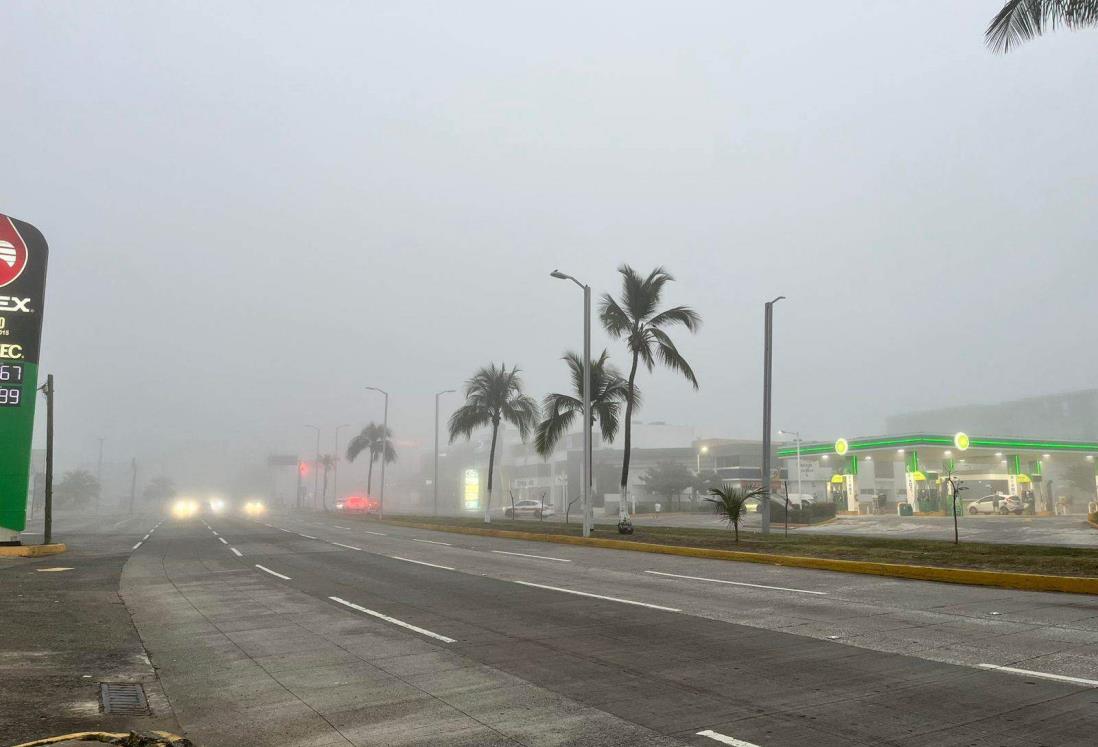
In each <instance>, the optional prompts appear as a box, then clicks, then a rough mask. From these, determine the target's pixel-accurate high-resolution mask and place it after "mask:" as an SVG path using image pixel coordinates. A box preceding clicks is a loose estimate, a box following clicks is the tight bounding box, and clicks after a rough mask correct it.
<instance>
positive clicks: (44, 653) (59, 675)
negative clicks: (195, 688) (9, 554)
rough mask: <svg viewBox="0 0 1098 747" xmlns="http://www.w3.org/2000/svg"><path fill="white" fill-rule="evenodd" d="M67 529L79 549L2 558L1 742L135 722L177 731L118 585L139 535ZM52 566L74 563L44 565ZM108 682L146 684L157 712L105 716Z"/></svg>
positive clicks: (135, 725)
mask: <svg viewBox="0 0 1098 747" xmlns="http://www.w3.org/2000/svg"><path fill="white" fill-rule="evenodd" d="M127 537H128V535H124V536H123V537H118V536H110V535H105V534H67V533H66V535H65V540H66V541H68V542H69V543H70V550H69V552H68V553H66V554H64V555H56V556H52V557H41V558H0V588H3V589H4V599H3V603H2V604H0V630H2V631H3V634H2V635H0V703H2V704H3V705H2V707H0V739H2V741H3V744H19V743H21V742H29V741H31V740H34V739H41V738H44V737H48V736H51V735H57V734H68V733H72V732H80V731H91V730H104V731H110V732H123V731H128V730H130V729H134V730H140V731H151V730H155V729H161V730H165V731H170V732H174V731H177V730H178V729H177V725H176V722H175V718H174V716H173V715H172V712H171V709H170V708H169V707H168V703H167V700H166V699H165V698H164V696H163V693H162V692H161V690H160V688H159V685H158V683H157V679H156V673H155V670H154V669H153V667H152V665H151V664H150V663H149V660H148V659H147V658H146V657H145V650H144V648H143V647H142V645H141V641H140V639H139V638H138V636H137V632H136V630H135V629H134V627H133V623H132V622H131V620H130V616H129V613H128V612H127V611H126V608H125V606H124V605H123V604H122V600H121V599H120V598H119V596H118V582H119V578H120V576H121V572H122V566H123V564H124V563H125V561H126V558H127V557H128V556H129V550H130V546H131V545H132V544H133V543H132V542H128V541H126V538H127ZM48 568H70V569H71V570H65V571H50V572H42V569H48ZM100 682H137V683H141V684H142V685H143V686H144V689H145V693H146V695H147V698H148V701H149V705H150V706H151V710H152V713H153V714H154V715H152V716H144V717H136V716H120V715H111V714H103V713H100V707H99V688H100V685H99V683H100Z"/></svg>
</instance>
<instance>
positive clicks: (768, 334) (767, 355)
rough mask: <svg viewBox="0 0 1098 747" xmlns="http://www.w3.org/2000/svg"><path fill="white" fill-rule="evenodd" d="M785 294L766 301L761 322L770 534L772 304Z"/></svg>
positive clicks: (766, 525) (766, 528) (765, 506)
mask: <svg viewBox="0 0 1098 747" xmlns="http://www.w3.org/2000/svg"><path fill="white" fill-rule="evenodd" d="M783 298H785V296H778V297H777V298H775V299H774V300H773V301H767V302H766V307H765V314H764V317H765V319H764V322H763V438H762V441H763V443H762V449H763V453H762V458H763V468H762V489H763V503H762V517H761V518H762V527H761V528H762V533H763V534H764V535H768V534H770V373H771V347H772V338H773V332H774V304H776V303H777V302H778V301H781V300H782V299H783Z"/></svg>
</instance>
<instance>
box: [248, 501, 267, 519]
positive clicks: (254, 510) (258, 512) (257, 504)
mask: <svg viewBox="0 0 1098 747" xmlns="http://www.w3.org/2000/svg"><path fill="white" fill-rule="evenodd" d="M265 513H267V504H265V503H264V502H263V501H261V500H259V499H256V498H253V499H251V500H249V501H245V502H244V514H245V515H246V516H251V517H252V518H255V517H256V516H262V515H263V514H265Z"/></svg>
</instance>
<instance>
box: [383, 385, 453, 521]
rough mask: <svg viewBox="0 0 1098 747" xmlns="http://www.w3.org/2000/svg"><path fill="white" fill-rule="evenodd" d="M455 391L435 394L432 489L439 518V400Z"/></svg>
mask: <svg viewBox="0 0 1098 747" xmlns="http://www.w3.org/2000/svg"><path fill="white" fill-rule="evenodd" d="M453 391H454V390H453V389H443V390H442V391H441V392H437V393H436V394H435V476H434V478H433V479H432V480H431V487H432V488H433V489H434V494H435V512H434V515H435V516H438V398H439V397H441V396H442V395H444V394H450V393H452V392H453ZM381 458H382V459H384V458H385V455H384V454H382V457H381Z"/></svg>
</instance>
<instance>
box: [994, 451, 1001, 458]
mask: <svg viewBox="0 0 1098 747" xmlns="http://www.w3.org/2000/svg"><path fill="white" fill-rule="evenodd" d="M1002 455H1003V452H1001V451H996V452H995V456H997V457H1001V456H1002Z"/></svg>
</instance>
